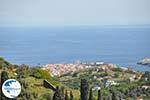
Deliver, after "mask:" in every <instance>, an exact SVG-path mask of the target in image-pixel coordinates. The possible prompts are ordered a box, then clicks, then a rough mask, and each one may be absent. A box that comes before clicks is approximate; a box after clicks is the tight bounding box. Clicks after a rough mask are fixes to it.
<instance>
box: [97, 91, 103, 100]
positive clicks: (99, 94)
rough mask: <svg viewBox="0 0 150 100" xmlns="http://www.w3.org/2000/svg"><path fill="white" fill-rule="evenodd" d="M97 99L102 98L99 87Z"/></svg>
mask: <svg viewBox="0 0 150 100" xmlns="http://www.w3.org/2000/svg"><path fill="white" fill-rule="evenodd" d="M97 100H102V93H101V90H100V89H99V90H98V98H97Z"/></svg>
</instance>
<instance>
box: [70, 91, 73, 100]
mask: <svg viewBox="0 0 150 100" xmlns="http://www.w3.org/2000/svg"><path fill="white" fill-rule="evenodd" d="M70 100H73V94H72V91H70Z"/></svg>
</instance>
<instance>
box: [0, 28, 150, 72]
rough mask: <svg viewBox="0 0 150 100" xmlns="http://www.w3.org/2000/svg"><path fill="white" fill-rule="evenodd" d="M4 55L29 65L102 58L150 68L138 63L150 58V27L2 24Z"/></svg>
mask: <svg viewBox="0 0 150 100" xmlns="http://www.w3.org/2000/svg"><path fill="white" fill-rule="evenodd" d="M0 57H3V58H5V59H6V60H8V61H9V62H11V63H13V64H27V65H29V66H37V65H44V64H49V63H52V64H54V63H75V62H95V61H98V62H105V63H113V64H117V65H118V66H121V67H127V68H128V67H130V68H133V69H134V70H138V71H150V67H149V66H143V65H138V64H137V62H138V61H139V60H141V59H143V58H146V57H150V26H65V27H63V26H51V27H1V28H0Z"/></svg>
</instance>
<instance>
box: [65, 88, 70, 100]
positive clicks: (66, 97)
mask: <svg viewBox="0 0 150 100" xmlns="http://www.w3.org/2000/svg"><path fill="white" fill-rule="evenodd" d="M65 100H69V97H68V93H67V90H66V92H65Z"/></svg>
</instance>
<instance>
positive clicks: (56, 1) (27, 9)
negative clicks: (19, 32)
mask: <svg viewBox="0 0 150 100" xmlns="http://www.w3.org/2000/svg"><path fill="white" fill-rule="evenodd" d="M120 24H121V25H124V24H125V25H132V24H150V0H0V26H57V25H59V26H61V25H120Z"/></svg>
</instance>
